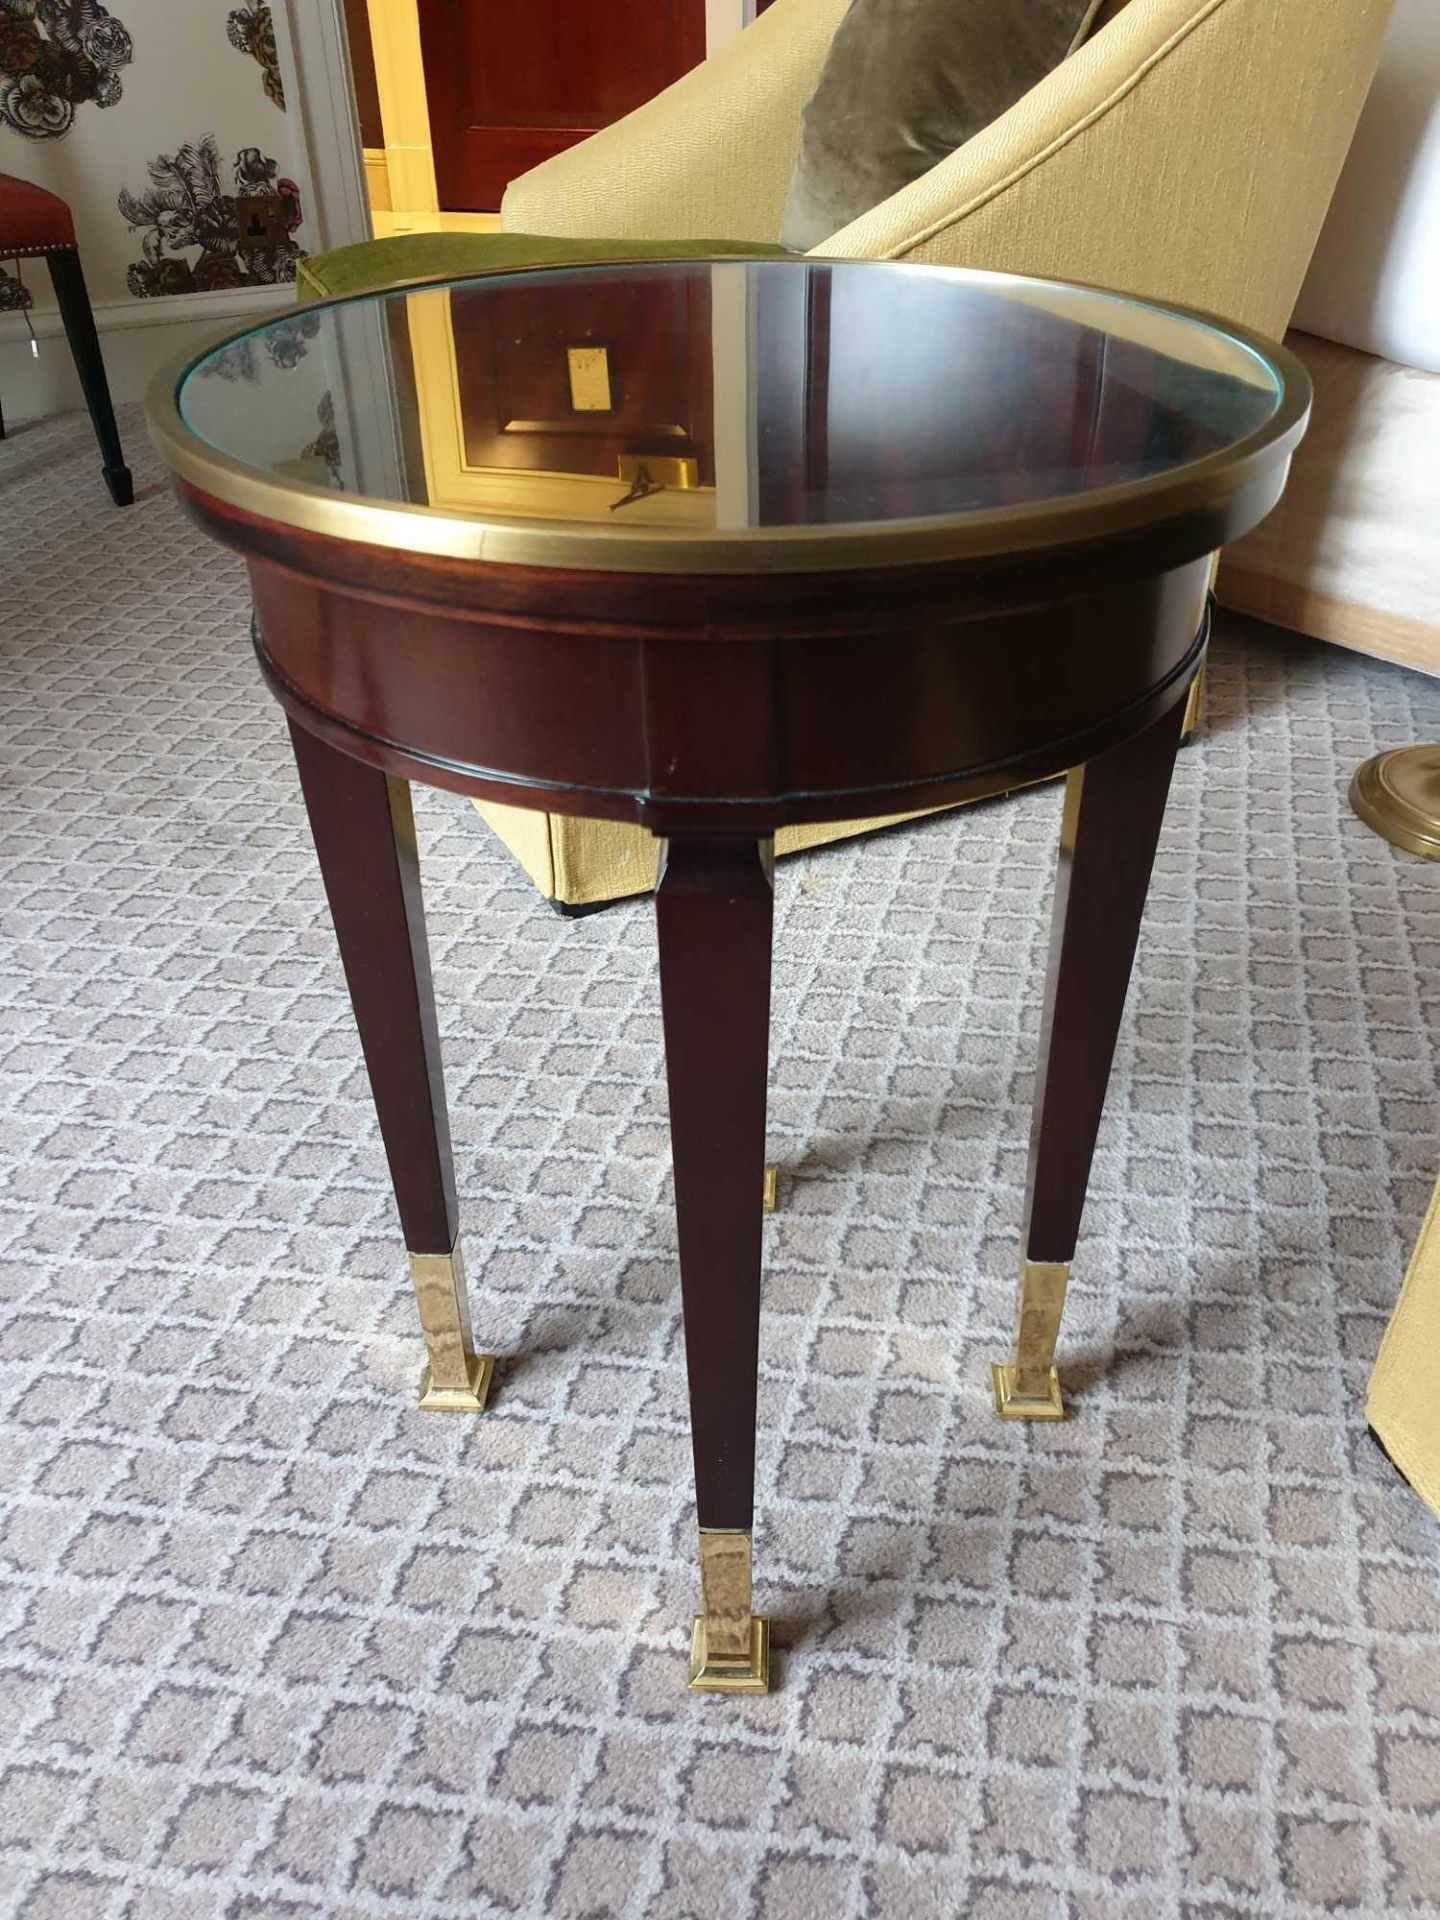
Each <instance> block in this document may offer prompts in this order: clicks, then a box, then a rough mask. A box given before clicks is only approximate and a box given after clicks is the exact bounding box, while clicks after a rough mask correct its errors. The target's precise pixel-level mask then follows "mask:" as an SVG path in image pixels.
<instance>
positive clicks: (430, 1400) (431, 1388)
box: [416, 1353, 495, 1413]
mask: <svg viewBox="0 0 1440 1920" xmlns="http://www.w3.org/2000/svg"><path fill="white" fill-rule="evenodd" d="M465 1372H466V1374H467V1375H468V1376H469V1377H468V1379H467V1382H466V1384H465V1385H464V1386H463V1387H437V1386H436V1385H435V1383H434V1381H433V1380H432V1379H431V1377H430V1369H429V1368H428V1367H427V1368H426V1369H425V1378H424V1379H423V1380H422V1381H421V1382H420V1398H419V1400H418V1402H417V1403H416V1404H417V1405H418V1406H419V1407H420V1409H421V1410H422V1412H424V1413H483V1412H484V1411H485V1399H486V1396H487V1395H488V1393H489V1392H490V1382H491V1380H492V1378H493V1377H494V1374H495V1356H494V1354H493V1353H471V1354H467V1355H466V1359H465Z"/></svg>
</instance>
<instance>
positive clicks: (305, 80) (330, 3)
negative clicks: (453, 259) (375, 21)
mask: <svg viewBox="0 0 1440 1920" xmlns="http://www.w3.org/2000/svg"><path fill="white" fill-rule="evenodd" d="M270 13H271V18H272V20H273V21H274V23H275V50H276V54H277V57H278V59H279V64H280V77H281V81H282V84H283V85H284V89H285V103H286V107H287V109H288V114H289V119H290V121H291V123H292V124H293V126H294V127H295V129H296V133H297V135H298V137H297V139H296V140H295V143H294V146H293V149H292V153H291V164H292V165H293V166H294V168H295V170H296V172H297V173H298V174H299V176H300V178H299V181H298V184H299V187H300V192H301V199H302V203H303V205H304V207H305V222H306V226H307V228H308V235H307V238H308V239H309V242H310V246H311V250H312V251H313V252H315V253H326V252H328V251H329V250H330V249H331V248H332V247H343V246H347V245H349V243H350V242H351V241H354V240H368V239H370V238H371V234H372V229H371V225H370V201H369V196H368V195H367V193H366V191H365V166H364V162H363V160H362V158H361V151H360V115H359V110H358V108H357V107H356V105H355V81H354V77H353V75H352V74H351V71H350V43H349V40H348V39H347V37H346V34H345V21H344V17H343V15H342V12H341V8H340V0H271V9H270Z"/></svg>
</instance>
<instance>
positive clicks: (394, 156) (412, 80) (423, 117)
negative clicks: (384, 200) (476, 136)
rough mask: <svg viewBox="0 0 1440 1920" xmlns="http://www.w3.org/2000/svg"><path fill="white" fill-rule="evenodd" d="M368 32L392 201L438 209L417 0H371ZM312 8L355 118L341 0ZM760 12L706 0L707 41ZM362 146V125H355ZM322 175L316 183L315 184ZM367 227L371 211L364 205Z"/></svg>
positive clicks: (291, 3) (709, 48)
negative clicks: (337, 60)
mask: <svg viewBox="0 0 1440 1920" xmlns="http://www.w3.org/2000/svg"><path fill="white" fill-rule="evenodd" d="M282 5H283V6H284V8H285V9H286V10H287V11H288V12H289V13H290V14H291V16H292V18H293V17H295V16H296V15H299V14H307V13H308V12H310V11H311V8H310V7H307V5H306V0H282ZM367 7H368V11H369V15H370V40H371V44H372V46H373V48H374V52H375V82H376V87H377V90H378V92H379V95H380V122H381V126H382V129H383V131H384V135H385V160H386V168H387V172H388V174H389V178H390V200H391V205H392V206H393V207H394V208H395V209H396V210H397V211H399V212H403V213H438V212H439V211H440V199H439V195H438V194H437V192H436V190H435V163H434V159H433V156H432V153H431V147H430V115H429V111H428V108H427V106H426V100H425V67H424V63H423V62H422V60H421V57H420V15H419V9H418V7H417V5H416V0H367ZM313 11H314V12H315V13H316V14H318V15H320V16H322V18H321V19H320V20H318V21H316V22H315V27H314V30H315V31H316V32H317V33H325V34H334V35H336V36H338V40H339V43H340V50H341V52H342V53H343V55H344V63H345V64H344V73H345V82H346V95H345V106H346V108H347V109H348V112H349V117H350V120H351V122H352V125H353V122H354V120H355V117H356V116H355V98H354V89H353V86H351V85H350V81H349V66H350V59H349V51H348V48H347V47H346V45H345V27H344V21H343V18H342V17H341V12H340V7H339V4H338V0H320V4H319V5H316V6H314V8H313ZM754 17H755V0H705V49H706V54H707V57H708V56H709V55H711V54H715V53H717V52H718V51H719V50H720V48H721V47H723V46H724V45H725V44H726V43H727V42H728V41H730V40H733V39H734V37H735V35H736V34H737V33H739V32H740V31H741V30H742V29H743V28H744V27H746V26H748V25H749V23H750V22H751V21H752V20H753V19H754ZM353 132H354V140H355V146H356V149H357V151H358V148H359V139H360V135H359V128H358V127H354V128H353ZM318 184H319V183H318V181H317V186H318ZM366 222H367V231H368V222H369V213H368V207H367V210H366Z"/></svg>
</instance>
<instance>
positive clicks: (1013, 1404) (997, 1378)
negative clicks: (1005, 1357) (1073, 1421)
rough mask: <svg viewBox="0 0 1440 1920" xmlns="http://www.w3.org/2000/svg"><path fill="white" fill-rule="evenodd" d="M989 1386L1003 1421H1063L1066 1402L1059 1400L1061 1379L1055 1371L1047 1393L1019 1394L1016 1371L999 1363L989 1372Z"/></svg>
mask: <svg viewBox="0 0 1440 1920" xmlns="http://www.w3.org/2000/svg"><path fill="white" fill-rule="evenodd" d="M990 1384H991V1386H992V1387H993V1388H994V1389H995V1411H996V1413H998V1414H999V1416H1000V1418H1001V1419H1002V1420H1063V1419H1064V1418H1065V1402H1064V1401H1063V1400H1062V1399H1061V1398H1060V1376H1059V1374H1058V1373H1057V1372H1056V1371H1055V1369H1054V1367H1051V1369H1050V1378H1049V1380H1048V1381H1047V1383H1046V1387H1045V1391H1044V1393H1017V1392H1016V1391H1015V1369H1014V1367H1013V1366H1012V1365H1010V1364H1008V1363H1005V1364H1002V1363H1001V1362H1000V1361H998V1360H996V1361H994V1362H993V1363H992V1365H991V1368H990Z"/></svg>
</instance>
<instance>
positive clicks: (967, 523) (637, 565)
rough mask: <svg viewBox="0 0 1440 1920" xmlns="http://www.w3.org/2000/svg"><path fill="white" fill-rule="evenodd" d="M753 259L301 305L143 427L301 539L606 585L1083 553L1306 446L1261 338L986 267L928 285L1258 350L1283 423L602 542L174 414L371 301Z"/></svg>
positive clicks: (218, 487)
mask: <svg viewBox="0 0 1440 1920" xmlns="http://www.w3.org/2000/svg"><path fill="white" fill-rule="evenodd" d="M749 264H751V259H750V256H747V255H735V254H728V255H719V256H717V255H713V254H708V253H703V252H697V253H696V254H695V255H694V256H693V257H684V256H669V257H667V258H666V259H665V260H664V261H657V260H656V259H655V258H654V256H653V255H651V256H648V257H647V256H645V255H636V256H635V257H634V258H633V259H625V258H616V259H613V260H604V261H596V260H593V259H590V260H577V261H574V262H571V263H568V264H567V263H566V262H565V261H555V260H550V261H546V262H544V263H543V264H541V265H536V266H531V267H513V266H512V267H494V268H490V269H484V270H481V271H479V272H476V273H467V274H460V275H452V274H446V275H440V276H430V277H425V278H420V279H415V280H403V281H395V282H394V283H393V284H391V285H389V286H386V287H378V288H369V289H367V290H364V291H361V292H357V293H350V294H342V295H339V296H337V297H336V298H334V299H331V300H312V301H306V302H303V303H300V302H297V303H296V304H295V305H294V306H293V307H281V308H277V310H276V312H275V313H274V314H272V315H268V316H266V317H265V318H263V319H259V320H252V321H250V322H248V323H247V324H246V325H245V326H243V327H239V328H235V327H230V328H227V329H225V330H224V331H223V332H217V333H216V334H215V335H214V336H212V337H210V338H209V339H207V340H205V341H204V342H203V343H202V344H201V345H200V346H199V347H194V346H192V347H190V348H187V349H186V350H185V351H184V352H182V353H180V354H177V355H175V356H174V358H172V359H171V360H170V361H168V362H167V363H166V364H165V365H164V366H163V367H162V368H161V369H160V371H159V372H158V373H157V374H156V375H155V377H154V379H153V380H152V381H151V382H150V385H149V388H148V389H147V391H146V395H145V414H146V423H147V425H148V427H149V431H150V437H151V440H152V442H153V443H154V445H155V447H156V450H157V451H158V452H159V454H160V456H161V458H162V459H163V460H164V461H165V462H166V464H167V465H168V466H169V468H170V469H171V471H172V473H174V474H175V475H176V476H177V477H178V478H179V479H181V480H183V481H185V482H186V483H187V484H188V485H190V486H192V487H193V488H195V489H196V490H197V491H198V492H200V493H203V494H205V495H208V496H209V497H210V498H211V499H213V500H216V501H219V502H221V503H222V504H223V505H226V506H230V507H236V508H238V509H239V510H240V511H241V512H244V513H248V514H252V515H254V516H255V517H256V518H258V519H262V520H268V521H272V522H274V523H276V524H278V525H280V526H283V527H289V528H293V529H295V530H296V531H298V532H301V533H310V534H321V535H325V536H328V537H329V538H331V539H337V540H344V541H357V542H360V543H361V544H363V545H366V546H373V547H380V548H384V549H386V550H388V551H391V552H400V553H410V554H424V555H428V556H432V557H435V558H443V559H456V560H471V561H477V562H485V563H487V564H494V565H511V566H515V565H519V566H528V567H554V568H557V569H563V570H568V571H575V572H587V573H588V572H599V573H657V574H666V573H676V574H690V573H718V574H731V573H814V572H832V571H840V570H852V569H860V568H867V567H885V566H907V565H920V564H924V563H933V562H937V561H943V560H965V559H975V560H980V559H987V558H1002V557H1004V556H1007V555H1015V554H1018V553H1023V552H1027V551H1030V550H1035V549H1041V548H1044V549H1048V550H1053V549H1056V548H1065V547H1077V546H1083V545H1084V544H1086V543H1088V542H1091V541H1096V540H1101V539H1106V538H1110V537H1112V536H1115V535H1120V534H1125V533H1132V532H1138V531H1141V530H1143V529H1144V528H1145V527H1147V526H1151V525H1156V524H1160V523H1162V522H1164V521H1166V520H1169V519H1174V518H1178V517H1180V516H1181V515H1183V514H1185V513H1187V512H1199V511H1203V510H1204V509H1205V508H1206V507H1210V506H1214V505H1217V504H1219V503H1221V502H1223V501H1224V500H1225V499H1226V498H1228V497H1229V496H1230V495H1231V494H1233V493H1234V492H1235V491H1236V490H1237V488H1238V486H1239V484H1241V482H1240V481H1239V480H1237V479H1236V474H1237V472H1243V470H1244V469H1246V468H1248V467H1250V466H1252V465H1254V464H1255V463H1257V462H1260V461H1262V460H1263V458H1264V456H1266V455H1269V456H1270V457H1271V459H1272V460H1278V459H1280V458H1282V457H1288V455H1289V454H1290V453H1291V452H1292V451H1293V449H1294V448H1295V446H1296V445H1297V444H1298V443H1299V441H1300V439H1301V436H1302V435H1303V434H1304V431H1305V428H1306V425H1307V423H1308V421H1309V416H1310V405H1311V393H1312V389H1311V382H1310V376H1309V374H1308V372H1307V371H1306V369H1305V367H1304V364H1303V363H1302V362H1301V361H1300V360H1299V359H1298V358H1297V357H1296V355H1294V354H1293V353H1291V352H1290V350H1289V348H1287V347H1285V346H1283V345H1281V344H1280V343H1279V342H1278V341H1275V340H1271V339H1270V338H1268V337H1267V336H1266V335H1265V334H1262V333H1259V332H1257V331H1256V330H1255V329H1253V328H1250V327H1245V326H1241V325H1240V324H1238V323H1237V322H1233V321H1228V320H1225V319H1224V318H1222V317H1221V316H1220V315H1218V314H1212V313H1207V312H1206V311H1205V310H1204V309H1202V308H1198V307H1184V306H1180V305H1178V304H1176V303H1174V302H1170V301H1162V300H1144V299H1140V298H1139V297H1138V296H1136V295H1133V294H1126V293H1120V292H1116V291H1115V290H1114V289H1112V288H1109V287H1099V286H1092V285H1089V284H1087V283H1086V282H1084V281H1079V280H1059V279H1054V278H1046V277H1044V276H1041V275H1036V274H1011V273H1000V272H996V271H993V270H991V269H986V268H972V267H945V266H930V265H926V266H924V269H923V270H924V272H925V274H926V275H927V276H931V275H937V274H939V275H945V276H947V277H950V278H954V279H960V280H964V281H966V282H968V283H970V284H986V283H989V284H1001V285H1003V284H1005V283H1009V282H1016V283H1019V284H1022V285H1025V286H1032V287H1042V288H1043V287H1054V288H1057V289H1059V290H1062V291H1064V292H1067V293H1073V292H1080V293H1092V294H1096V295H1098V296H1100V297H1101V298H1103V299H1105V300H1109V301H1115V302H1118V303H1120V304H1123V305H1127V306H1132V307H1142V308H1145V309H1148V310H1149V311H1151V312H1155V313H1162V314H1169V315H1172V316H1174V317H1175V318H1176V319H1179V320H1183V321H1185V322H1187V323H1189V324H1191V325H1198V326H1201V327H1204V328H1206V329H1209V330H1210V331H1212V332H1214V333H1217V334H1219V335H1221V336H1223V337H1224V338H1226V339H1229V340H1233V341H1235V342H1236V343H1237V344H1238V345H1240V346H1243V347H1245V348H1247V349H1248V350H1249V351H1250V352H1251V353H1253V354H1254V355H1255V356H1256V357H1257V358H1258V359H1259V360H1260V361H1261V362H1262V364H1264V365H1265V366H1266V367H1268V368H1269V369H1270V371H1271V373H1272V375H1273V376H1274V378H1275V380H1276V382H1277V386H1278V398H1277V401H1276V406H1275V411H1274V412H1273V413H1272V414H1271V416H1270V418H1269V419H1268V420H1266V421H1265V422H1263V424H1262V425H1261V426H1259V427H1257V428H1256V429H1255V430H1254V431H1253V432H1252V433H1249V434H1246V435H1245V436H1244V437H1243V438H1242V439H1240V440H1237V441H1235V442H1233V443H1232V444H1231V445H1230V446H1228V447H1222V448H1219V449H1218V450H1217V451H1216V452H1214V453H1211V454H1207V455H1206V456H1205V457H1204V458H1203V459H1200V460H1196V461H1193V462H1190V463H1188V464H1186V465H1184V466H1180V467H1175V468H1173V469H1171V470H1170V471H1168V472H1165V473H1161V474H1157V475H1152V476H1150V477H1149V478H1146V479H1139V480H1127V481H1122V482H1120V483H1119V484H1117V485H1115V486H1110V487H1099V488H1096V489H1095V490H1094V491H1093V492H1090V493H1080V494H1065V495H1061V496H1059V497H1058V498H1056V499H1053V500H1038V501H1028V502H1024V503H1021V504H1019V505H1015V506H1007V507H995V508H988V509H983V510H978V511H977V510H971V511H968V512H965V513H957V514H951V515H941V514H935V515H926V516H924V517H917V518H912V519H904V520H888V521H845V522H837V523H834V524H832V525H829V526H824V527H810V526H800V527H797V526H781V527H738V528H723V529H716V530H714V531H712V532H710V533H706V534H695V533H692V532H688V531H674V532H672V531H670V530H668V529H656V528H647V529H646V530H645V531H644V532H643V533H635V534H630V533H626V532H618V533H617V532H616V531H614V530H613V529H612V528H609V527H606V528H604V529H598V528H596V527H594V526H592V525H590V524H588V523H586V522H583V521H560V520H546V521H536V520H527V519H525V518H522V517H520V516H515V517H512V518H504V517H501V516H491V517H487V518H485V519H479V518H476V517H475V516H473V515H469V514H463V513H456V512H454V511H451V510H448V509H441V508H435V507H429V506H421V505H418V504H414V503H410V502H400V501H382V500H374V499H371V498H368V497H366V496H362V495H356V494H345V493H339V492H336V491H335V490H334V489H332V488H328V487H322V486H318V485H315V484H314V483H312V482H310V481H303V480H294V479H290V478H281V477H280V476H279V475H276V474H272V473H267V472H265V471H264V470H262V469H261V468H258V467H252V466H248V465H246V464H245V463H244V462H243V461H240V460H236V459H235V458H233V457H232V456H231V455H229V454H226V453H223V452H221V451H220V449H219V448H217V447H214V446H212V445H211V444H210V442H209V441H207V440H205V439H203V438H202V437H201V436H200V435H199V434H197V433H196V432H195V431H194V430H193V428H191V427H189V426H188V425H187V424H186V423H185V421H184V419H183V418H182V416H181V413H180V407H179V394H180V389H181V386H182V385H183V383H184V381H185V379H186V377H187V376H188V375H189V374H190V373H191V372H192V371H194V370H195V369H196V368H197V367H199V366H200V364H201V363H202V362H203V361H204V360H206V359H208V358H209V357H210V356H211V355H212V354H216V353H219V352H220V351H222V350H223V349H224V348H225V347H228V346H234V345H236V344H237V343H238V342H240V341H241V340H244V339H246V338H248V337H250V336H252V335H254V334H256V333H258V332H259V331H261V330H262V329H263V328H265V327H267V326H272V325H275V324H277V323H279V322H280V321H283V320H285V319H287V318H289V317H290V316H291V315H292V314H308V313H319V312H322V311H324V310H325V309H328V308H331V307H344V306H351V305H355V304H357V303H359V302H361V301H378V300H382V299H388V298H390V297H392V296H394V295H397V294H410V293H416V292H424V291H434V292H443V291H445V290H446V289H449V288H454V287H459V286H464V285H465V284H467V283H468V282H470V281H474V280H491V279H498V278H502V277H503V278H507V279H508V278H516V277H521V276H530V275H535V274H546V273H567V272H569V273H573V272H576V271H585V270H588V269H593V270H594V271H596V272H602V273H603V272H607V271H613V270H614V269H615V268H617V267H619V268H623V267H633V266H653V267H657V268H664V267H674V266H747V265H749ZM762 264H764V265H766V266H771V267H779V268H781V269H782V270H787V269H788V268H789V267H790V266H791V265H792V264H793V265H794V266H796V267H814V266H868V265H875V266H888V267H892V268H895V267H898V268H900V269H902V270H910V271H915V270H916V269H917V263H914V262H909V261H903V260H901V261H873V262H872V261H865V260H857V259H852V258H849V257H844V258H841V257H836V258H830V257H828V256H824V255H816V254H796V255H794V256H791V257H785V256H778V255H765V256H763V260H762Z"/></svg>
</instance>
